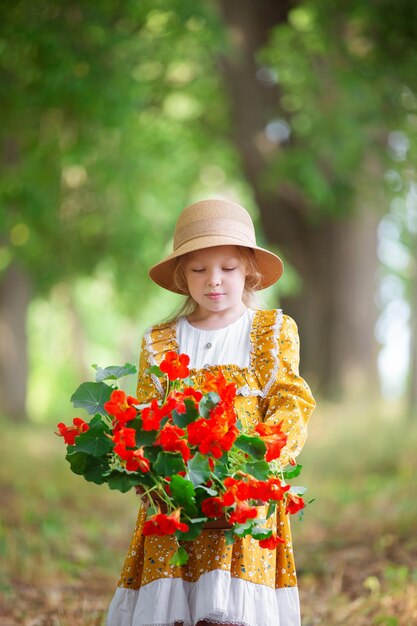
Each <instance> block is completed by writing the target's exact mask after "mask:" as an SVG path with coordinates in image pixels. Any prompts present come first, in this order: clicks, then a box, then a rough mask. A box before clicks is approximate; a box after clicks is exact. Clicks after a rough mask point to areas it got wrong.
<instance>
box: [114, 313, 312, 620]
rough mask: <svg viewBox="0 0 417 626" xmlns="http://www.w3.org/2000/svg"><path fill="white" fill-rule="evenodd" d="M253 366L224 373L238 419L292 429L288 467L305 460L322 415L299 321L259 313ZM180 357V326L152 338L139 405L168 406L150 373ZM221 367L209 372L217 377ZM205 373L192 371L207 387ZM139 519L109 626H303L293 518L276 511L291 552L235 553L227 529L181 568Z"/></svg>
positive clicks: (200, 543)
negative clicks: (311, 427)
mask: <svg viewBox="0 0 417 626" xmlns="http://www.w3.org/2000/svg"><path fill="white" fill-rule="evenodd" d="M250 345H251V354H250V365H249V367H239V366H237V365H233V364H224V365H222V366H221V367H222V370H223V373H224V375H225V377H226V379H227V381H228V382H234V383H235V384H236V385H237V388H238V394H237V397H236V403H235V406H236V411H237V414H238V417H239V419H240V421H241V423H242V424H243V427H244V429H245V430H246V431H251V429H252V428H253V427H254V425H255V424H256V423H257V422H259V421H264V422H269V423H278V422H280V421H282V422H283V430H284V432H285V433H286V434H287V436H288V440H287V445H286V447H285V449H284V459H286V460H288V459H289V458H290V457H291V458H294V457H296V456H297V455H298V454H299V452H300V451H301V448H302V446H303V444H304V442H305V439H306V436H307V430H306V424H307V422H308V420H309V418H310V415H311V413H312V412H313V410H314V407H315V401H314V399H313V396H312V394H311V391H310V389H309V387H308V385H307V383H306V382H305V381H304V380H303V378H301V377H300V376H299V370H298V366H299V339H298V332H297V326H296V324H295V322H294V320H293V319H291V318H290V317H289V316H287V315H284V314H283V313H282V310H280V309H274V310H270V311H256V312H255V314H254V317H253V321H252V325H251V331H250ZM169 350H174V351H179V346H178V341H177V326H176V323H175V321H174V322H169V323H165V324H159V325H156V326H153V327H152V328H151V329H149V330H148V331H147V332H146V333H145V336H144V339H143V343H142V350H141V355H140V363H139V377H138V388H137V398H138V400H139V402H140V403H143V404H145V403H148V402H150V400H151V399H152V398H158V399H160V398H162V397H163V394H164V389H163V387H162V384H161V381H160V380H159V379H158V378H156V377H155V376H153V375H150V374H147V373H146V370H147V368H149V367H150V366H151V365H154V364H159V363H160V362H161V361H162V360H163V358H164V356H165V354H166V352H167V351H169ZM216 367H218V366H208V369H211V370H215V369H216ZM204 371H205V370H204V369H195V370H191V373H190V375H191V377H192V379H193V380H194V382H195V385H196V387H198V386H199V385H200V384H201V383H202V382H203V380H204ZM144 519H145V512H144V510H143V509H140V510H139V514H138V519H137V525H136V528H135V531H134V533H133V537H132V541H131V544H130V547H129V550H128V554H127V557H126V561H125V564H124V566H123V570H122V573H121V577H120V581H119V586H118V588H117V590H116V593H115V595H114V597H113V600H112V602H111V605H110V608H109V613H108V618H107V626H174V624H177V623H181V624H183V625H184V626H195V625H196V624H197V622H198V621H200V620H207V621H209V622H212V623H215V624H236V625H239V626H299V625H300V610H299V602H298V590H297V578H296V571H295V566H294V557H293V549H292V541H291V531H290V523H289V518H288V515H286V514H285V510H284V507H283V506H282V505H281V506H279V507H278V508H277V513H276V517H275V518H274V517H272V518H270V519H269V520H268V523H269V525H270V526H271V527H272V528H273V529H274V530H275V531H276V532H277V534H279V535H280V536H281V537H282V538H283V539H284V540H285V543H283V544H279V545H278V547H277V548H276V550H268V549H264V548H260V547H259V543H258V542H257V541H256V540H254V539H252V537H250V536H247V537H244V538H241V539H237V540H236V541H235V543H234V544H233V545H226V541H225V537H224V532H223V531H222V530H204V531H203V533H202V534H201V536H200V537H199V538H197V539H196V540H195V541H193V542H186V543H184V547H185V548H186V549H187V551H188V553H189V557H190V558H189V560H188V562H187V564H186V565H184V566H182V567H174V566H171V565H170V564H169V560H170V558H171V556H172V555H173V553H174V552H175V550H176V548H177V546H176V542H175V539H174V538H173V537H171V536H164V537H144V536H143V535H142V532H141V531H142V527H143V523H144Z"/></svg>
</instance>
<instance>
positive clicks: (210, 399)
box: [198, 391, 220, 418]
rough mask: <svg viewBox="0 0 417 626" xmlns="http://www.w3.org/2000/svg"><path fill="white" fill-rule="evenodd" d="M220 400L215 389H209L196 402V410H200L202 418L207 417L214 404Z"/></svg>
mask: <svg viewBox="0 0 417 626" xmlns="http://www.w3.org/2000/svg"><path fill="white" fill-rule="evenodd" d="M219 401H220V396H219V394H218V393H216V392H215V391H209V393H206V395H205V396H203V397H202V398H201V400H200V402H199V404H198V410H199V411H200V415H202V416H203V417H204V418H207V417H209V414H210V411H211V409H212V408H213V407H214V406H216V404H218V403H219Z"/></svg>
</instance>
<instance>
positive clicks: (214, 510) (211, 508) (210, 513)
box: [201, 496, 225, 517]
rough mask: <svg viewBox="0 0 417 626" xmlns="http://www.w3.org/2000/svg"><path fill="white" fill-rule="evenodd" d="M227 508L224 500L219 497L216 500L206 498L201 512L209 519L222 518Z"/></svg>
mask: <svg viewBox="0 0 417 626" xmlns="http://www.w3.org/2000/svg"><path fill="white" fill-rule="evenodd" d="M224 506H225V503H224V500H223V498H219V497H218V496H216V497H214V498H206V499H205V500H203V501H202V503H201V510H202V512H203V514H204V515H206V516H207V517H221V516H222V515H223V513H224V510H223V507H224Z"/></svg>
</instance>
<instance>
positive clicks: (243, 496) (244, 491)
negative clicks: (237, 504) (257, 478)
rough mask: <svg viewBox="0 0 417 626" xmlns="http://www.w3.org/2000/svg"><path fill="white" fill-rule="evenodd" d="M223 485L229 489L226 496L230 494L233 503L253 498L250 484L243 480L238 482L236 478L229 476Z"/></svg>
mask: <svg viewBox="0 0 417 626" xmlns="http://www.w3.org/2000/svg"><path fill="white" fill-rule="evenodd" d="M223 484H224V486H225V487H227V491H226V494H228V496H229V498H232V501H233V502H234V501H235V500H248V499H249V498H251V497H253V496H251V495H250V492H249V485H248V483H246V482H244V481H243V480H236V478H232V477H231V476H228V477H227V478H226V479H225V480H224V481H223Z"/></svg>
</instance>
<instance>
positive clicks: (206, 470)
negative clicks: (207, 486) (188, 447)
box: [187, 452, 211, 487]
mask: <svg viewBox="0 0 417 626" xmlns="http://www.w3.org/2000/svg"><path fill="white" fill-rule="evenodd" d="M210 475H211V471H210V467H209V462H208V458H207V457H206V456H203V455H202V454H200V453H199V452H197V454H195V455H194V457H193V458H192V459H190V460H189V461H188V464H187V477H188V479H189V480H190V481H191V482H192V484H193V485H194V487H196V486H197V485H201V484H203V483H205V482H206V480H208V479H209V478H210Z"/></svg>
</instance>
